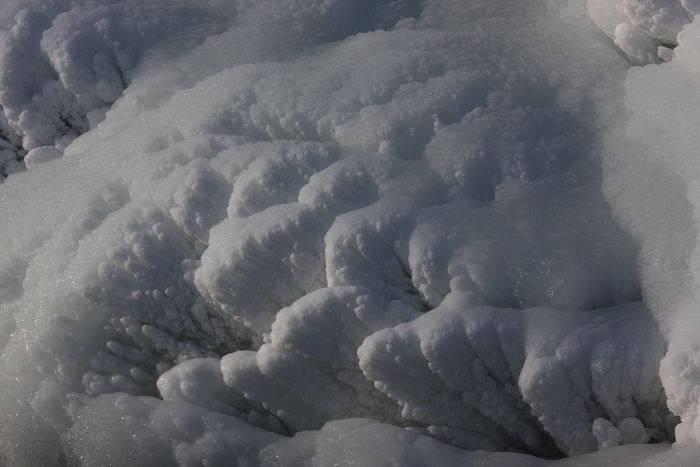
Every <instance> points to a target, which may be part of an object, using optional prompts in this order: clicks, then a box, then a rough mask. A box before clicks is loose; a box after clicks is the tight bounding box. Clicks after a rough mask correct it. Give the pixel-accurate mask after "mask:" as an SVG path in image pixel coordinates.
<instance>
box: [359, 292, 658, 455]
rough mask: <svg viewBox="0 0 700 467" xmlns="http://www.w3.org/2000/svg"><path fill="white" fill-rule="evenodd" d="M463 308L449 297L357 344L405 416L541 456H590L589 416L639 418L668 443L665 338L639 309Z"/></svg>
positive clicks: (459, 436) (368, 369)
mask: <svg viewBox="0 0 700 467" xmlns="http://www.w3.org/2000/svg"><path fill="white" fill-rule="evenodd" d="M470 301H471V299H470V297H469V296H467V295H461V294H453V295H449V296H448V297H447V298H446V299H445V300H444V301H443V302H442V304H441V305H440V306H439V307H438V308H436V309H435V310H433V311H431V313H430V314H429V315H426V316H424V317H421V318H419V319H417V320H415V321H412V322H411V323H408V324H405V325H400V326H396V327H394V328H393V329H389V330H385V331H381V332H378V333H375V334H374V335H372V336H371V337H370V338H368V339H367V340H366V341H365V342H364V344H363V345H362V346H361V347H360V348H359V349H358V355H359V356H360V367H361V368H362V370H363V371H364V373H365V375H366V376H367V377H368V378H370V379H372V380H374V381H375V384H376V385H377V387H378V388H379V389H380V390H381V391H382V392H384V393H386V394H387V395H389V396H390V397H392V398H393V399H396V400H397V401H398V402H399V403H400V405H401V406H402V416H403V417H405V418H407V419H412V420H416V421H417V422H422V423H424V424H425V425H426V426H427V429H428V431H430V432H431V433H432V434H434V435H435V436H437V437H439V438H442V439H446V440H448V441H449V442H451V443H452V444H456V445H458V446H462V447H465V448H468V449H489V450H512V449H518V450H522V451H525V452H528V451H529V452H538V453H540V454H541V455H549V456H553V455H554V456H556V452H557V448H558V449H560V450H562V451H564V452H565V453H567V454H568V455H574V454H582V453H585V452H590V451H593V450H595V449H596V448H597V444H596V441H595V438H594V437H593V434H592V433H591V431H590V430H591V425H592V423H593V421H594V419H595V418H598V417H605V418H607V419H610V420H612V421H613V422H614V423H616V424H619V423H622V422H623V421H624V420H625V419H627V418H629V417H638V418H643V419H644V422H645V423H646V427H647V431H648V432H649V433H652V434H654V436H656V437H658V438H660V439H665V438H668V436H669V435H670V434H669V433H667V432H666V426H665V425H664V423H665V422H664V418H665V417H666V416H668V415H669V413H668V411H667V410H665V409H664V407H665V396H664V394H663V388H662V386H661V381H660V379H659V376H658V362H659V360H660V359H661V358H662V356H663V354H664V342H663V340H662V339H661V337H660V336H659V334H658V333H657V331H656V325H655V324H654V322H653V320H652V318H651V315H650V314H649V313H648V311H647V310H645V309H644V307H643V306H640V305H631V306H626V307H620V308H611V309H606V310H599V311H589V312H585V313H574V312H565V311H562V310H552V309H546V308H534V309H529V310H525V311H516V310H508V309H503V308H487V307H470V306H469V304H470ZM623 330H624V332H623ZM621 337H622V338H621ZM622 362H625V363H622ZM625 423H629V422H625ZM640 423H641V422H640ZM594 430H595V426H594ZM514 441H515V443H514ZM555 446H556V447H555Z"/></svg>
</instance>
